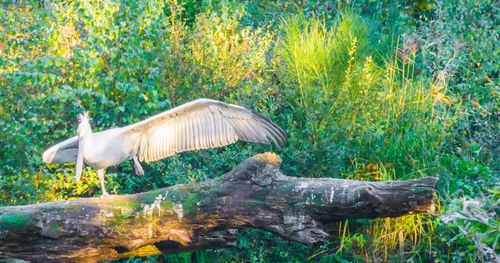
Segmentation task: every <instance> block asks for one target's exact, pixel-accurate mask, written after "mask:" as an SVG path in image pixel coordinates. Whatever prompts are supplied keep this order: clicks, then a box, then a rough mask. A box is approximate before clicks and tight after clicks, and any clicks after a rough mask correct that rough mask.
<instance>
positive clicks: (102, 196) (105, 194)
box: [100, 192, 111, 199]
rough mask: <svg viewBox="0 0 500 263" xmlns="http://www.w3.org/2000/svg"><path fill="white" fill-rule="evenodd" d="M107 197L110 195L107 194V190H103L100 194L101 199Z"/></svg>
mask: <svg viewBox="0 0 500 263" xmlns="http://www.w3.org/2000/svg"><path fill="white" fill-rule="evenodd" d="M108 197H111V195H109V194H108V192H104V193H102V195H101V196H100V198H101V199H103V198H108Z"/></svg>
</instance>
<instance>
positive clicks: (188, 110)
mask: <svg viewBox="0 0 500 263" xmlns="http://www.w3.org/2000/svg"><path fill="white" fill-rule="evenodd" d="M237 140H244V141H248V142H256V143H263V144H271V143H273V144H275V145H276V146H277V147H278V148H279V147H280V146H283V145H284V144H285V142H286V134H285V132H284V131H283V130H282V129H281V128H280V127H279V126H277V125H276V124H274V123H273V122H272V121H271V120H269V119H268V118H266V117H264V116H262V115H260V114H257V113H255V112H253V111H250V110H248V109H245V108H243V107H240V106H237V105H233V104H228V103H224V102H220V101H216V100H210V99H198V100H195V101H192V102H189V103H186V104H183V105H181V106H179V107H176V108H173V109H170V110H167V111H165V112H162V113H159V114H157V115H154V116H152V117H150V118H148V119H145V120H143V121H140V122H138V123H135V124H132V125H129V126H126V127H122V128H113V129H108V130H105V131H101V132H96V133H92V130H91V128H90V123H89V119H88V116H87V114H86V113H84V114H83V115H82V116H80V123H79V126H78V135H77V136H74V137H72V138H70V139H68V140H65V141H63V142H61V143H59V144H56V145H54V146H52V147H50V148H49V149H48V150H46V151H45V152H44V153H43V160H44V162H46V163H67V162H77V171H76V176H77V179H79V177H80V175H81V169H82V164H83V161H85V163H86V164H88V165H89V166H91V167H93V168H94V169H96V170H97V173H98V175H99V178H100V180H101V188H102V191H103V195H107V193H106V190H105V188H104V169H105V168H107V167H109V166H113V165H117V164H119V163H121V162H123V161H125V160H129V159H133V160H134V167H135V170H136V174H138V175H143V174H144V172H143V170H142V167H141V166H140V163H139V161H146V162H152V161H157V160H160V159H163V158H165V157H168V156H171V155H173V154H175V153H179V152H183V151H191V150H199V149H208V148H214V147H220V146H224V145H228V144H231V143H234V142H236V141H237ZM79 145H80V146H79Z"/></svg>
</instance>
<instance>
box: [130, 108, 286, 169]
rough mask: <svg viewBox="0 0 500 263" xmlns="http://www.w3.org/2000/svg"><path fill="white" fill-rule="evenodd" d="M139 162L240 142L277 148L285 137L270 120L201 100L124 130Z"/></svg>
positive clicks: (246, 110)
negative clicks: (271, 144)
mask: <svg viewBox="0 0 500 263" xmlns="http://www.w3.org/2000/svg"><path fill="white" fill-rule="evenodd" d="M123 136H124V138H128V139H129V140H130V142H131V144H132V145H133V148H134V149H135V151H136V152H137V154H138V156H139V160H140V161H146V162H152V161H156V160H160V159H162V158H165V157H167V156H170V155H173V154H175V153H178V152H183V151H190V150H198V149H207V148H214V147H219V146H224V145H228V144H231V143H234V142H236V141H237V140H238V139H241V140H244V141H248V142H256V143H263V144H270V143H271V142H272V143H274V144H275V145H276V146H277V147H278V148H279V147H280V146H283V145H284V144H285V142H286V134H285V132H284V131H283V129H281V128H280V127H279V126H277V125H276V124H274V123H273V122H271V120H269V119H268V118H266V117H264V116H262V115H260V114H257V113H255V112H253V111H251V110H248V109H245V108H243V107H240V106H236V105H233V104H227V103H224V102H220V101H216V100H209V99H198V100H195V101H193V102H189V103H186V104H183V105H181V106H179V107H176V108H173V109H170V110H168V111H165V112H163V113H160V114H157V115H155V116H152V117H150V118H148V119H146V120H144V121H141V122H138V123H136V124H132V125H130V126H127V127H124V128H123Z"/></svg>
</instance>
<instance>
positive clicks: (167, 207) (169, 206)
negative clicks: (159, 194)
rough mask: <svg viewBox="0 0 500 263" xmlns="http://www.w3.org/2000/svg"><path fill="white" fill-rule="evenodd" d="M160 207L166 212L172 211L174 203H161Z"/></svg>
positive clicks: (168, 201)
mask: <svg viewBox="0 0 500 263" xmlns="http://www.w3.org/2000/svg"><path fill="white" fill-rule="evenodd" d="M161 207H162V208H163V209H165V210H167V211H172V210H173V209H174V203H173V202H172V201H170V200H167V201H164V202H162V203H161Z"/></svg>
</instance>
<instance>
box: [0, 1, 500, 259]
mask: <svg viewBox="0 0 500 263" xmlns="http://www.w3.org/2000/svg"><path fill="white" fill-rule="evenodd" d="M50 2H51V1H11V2H8V3H4V4H2V5H1V6H0V52H1V53H0V138H1V139H0V147H1V149H2V151H1V152H0V167H2V169H1V170H0V173H1V174H0V175H1V177H0V204H1V205H15V204H29V203H39V202H45V201H51V200H58V199H67V198H77V197H84V196H98V195H99V194H100V192H99V191H100V190H99V186H98V183H97V181H98V180H97V176H96V174H95V171H93V170H91V169H90V168H87V169H86V170H85V172H84V175H83V181H81V182H76V181H75V178H74V165H73V164H68V165H46V164H43V163H42V161H41V153H42V152H43V150H44V149H46V148H47V147H48V146H49V145H51V144H53V143H56V142H58V141H60V140H62V139H64V138H67V137H69V136H72V135H74V134H76V129H75V128H76V115H77V113H80V112H82V111H83V110H88V111H90V113H91V115H92V117H93V118H94V119H93V120H92V125H94V127H95V128H94V130H97V129H107V128H109V127H115V126H122V125H127V124H130V123H133V122H136V121H139V120H141V119H144V118H146V117H148V116H151V115H153V114H154V113H158V112H161V111H163V110H166V109H168V108H170V107H173V106H176V105H180V104H182V103H184V102H188V101H191V100H193V99H196V98H199V97H208V98H213V99H219V100H223V101H226V102H231V103H235V104H239V105H243V106H246V107H248V108H252V109H254V110H256V111H257V112H260V113H262V114H264V115H267V116H269V117H270V118H271V119H272V120H273V121H275V122H276V123H278V124H279V125H280V126H281V127H283V128H284V129H285V131H286V132H287V133H288V135H289V143H288V145H287V147H286V148H285V149H282V150H281V151H278V150H277V149H274V148H272V147H271V146H262V145H253V144H247V143H237V144H235V145H232V146H228V147H223V148H218V149H212V150H204V151H198V152H187V153H182V154H178V155H176V156H174V157H171V158H167V159H165V160H162V161H159V162H156V163H152V164H149V165H145V166H144V168H145V173H146V176H144V177H136V176H134V175H133V167H132V163H124V164H122V165H120V166H118V167H114V168H109V169H108V171H107V189H109V191H110V193H116V194H125V193H135V192H141V191H146V190H151V189H155V188H159V187H165V186H169V185H173V184H178V183H188V182H195V181H201V180H205V179H206V178H213V177H216V176H219V175H220V174H218V173H216V172H215V171H224V170H229V169H230V168H231V167H233V166H234V165H235V164H237V163H239V162H240V161H242V160H243V159H245V158H248V157H250V156H252V155H254V154H256V153H259V152H263V151H276V152H278V153H279V154H280V155H281V156H282V158H283V170H284V173H285V174H287V175H293V176H304V177H339V178H348V179H358V180H405V179H410V178H417V177H422V176H439V177H440V178H441V179H440V185H439V193H438V200H439V207H438V210H439V211H438V214H439V215H409V216H405V217H401V218H393V219H377V220H355V221H345V222H341V223H339V225H338V226H337V227H338V236H337V237H336V238H334V239H332V240H331V242H330V243H329V244H327V245H325V246H324V247H322V248H321V249H319V250H317V251H310V250H309V249H308V248H306V247H304V246H302V245H300V244H295V243H291V242H288V241H284V240H281V239H279V238H277V237H275V236H273V235H272V234H270V233H265V232H261V231H240V232H241V236H242V238H241V239H240V241H239V243H238V249H221V250H215V251H198V252H194V253H193V254H190V253H185V254H178V255H170V256H160V257H152V258H147V259H130V260H128V261H127V260H126V261H124V262H154V261H155V260H158V261H160V260H168V261H171V262H190V261H191V259H192V258H193V257H196V258H197V260H198V261H199V262H210V261H236V262H240V261H245V262H247V261H248V262H260V261H265V262H267V261H273V262H274V261H276V262H302V261H319V262H335V261H339V262H351V261H354V262H357V261H374V262H375V261H406V260H412V261H413V262H424V261H425V262H473V261H475V260H478V261H481V260H487V259H486V256H485V252H490V253H495V252H498V243H499V239H500V234H499V231H498V230H499V226H498V223H499V216H498V214H499V213H500V208H499V206H498V204H499V203H498V202H499V197H500V188H499V187H500V183H499V179H498V178H499V169H500V160H499V158H498V157H499V156H500V149H499V144H500V143H499V141H500V134H499V122H498V121H499V118H500V108H499V87H498V84H499V82H498V73H499V63H498V60H499V59H500V55H499V48H498V44H497V43H499V29H500V27H499V16H498V11H499V6H498V3H497V2H496V1H493V0H486V1H480V0H475V1H465V0H460V1H451V0H444V1H433V0H400V1H387V2H386V1H367V0H365V1H352V2H351V1H345V2H343V1H341V2H331V1H284V0H283V1H252V0H249V1H245V2H241V3H240V1H217V0H215V1H196V0H185V1H184V2H178V1H176V0H126V1H125V0H123V1H120V0H98V1H90V0H76V1H60V2H57V1H52V3H50Z"/></svg>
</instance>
